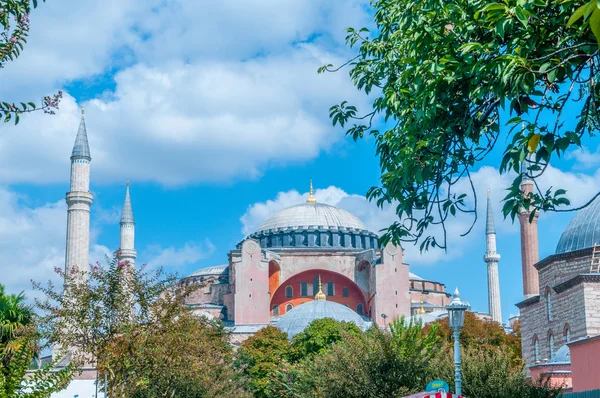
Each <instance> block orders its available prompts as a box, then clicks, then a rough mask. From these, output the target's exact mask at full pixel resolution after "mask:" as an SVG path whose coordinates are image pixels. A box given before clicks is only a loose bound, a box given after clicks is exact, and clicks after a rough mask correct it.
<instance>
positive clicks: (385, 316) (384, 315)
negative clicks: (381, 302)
mask: <svg viewBox="0 0 600 398" xmlns="http://www.w3.org/2000/svg"><path fill="white" fill-rule="evenodd" d="M381 317H382V318H383V328H384V329H385V327H386V326H385V319H386V318H387V315H386V314H381Z"/></svg>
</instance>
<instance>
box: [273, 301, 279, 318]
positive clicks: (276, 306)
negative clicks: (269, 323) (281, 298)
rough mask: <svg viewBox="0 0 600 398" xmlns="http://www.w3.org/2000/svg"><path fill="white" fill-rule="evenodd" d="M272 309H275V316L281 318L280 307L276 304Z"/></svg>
mask: <svg viewBox="0 0 600 398" xmlns="http://www.w3.org/2000/svg"><path fill="white" fill-rule="evenodd" d="M272 309H273V316H279V306H278V305H277V304H275V305H274V306H273V308H272Z"/></svg>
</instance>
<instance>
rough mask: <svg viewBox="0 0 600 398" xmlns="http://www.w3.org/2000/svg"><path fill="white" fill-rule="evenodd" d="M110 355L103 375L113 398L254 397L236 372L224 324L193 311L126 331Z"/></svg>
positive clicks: (115, 343) (129, 328)
mask: <svg viewBox="0 0 600 398" xmlns="http://www.w3.org/2000/svg"><path fill="white" fill-rule="evenodd" d="M107 353H108V355H107V359H106V361H104V362H103V363H102V364H101V365H100V366H101V367H100V371H101V372H102V373H109V374H111V382H110V383H109V385H108V387H109V391H110V392H111V394H110V395H111V396H120V397H132V398H159V397H164V396H169V397H189V398H203V397H223V396H225V397H234V396H235V397H249V396H250V394H249V393H247V392H246V391H245V390H244V389H243V388H242V387H243V383H241V382H240V375H239V373H238V372H236V371H234V370H233V368H232V355H233V353H232V348H231V345H230V344H229V334H228V333H227V332H226V331H225V329H224V327H223V325H222V324H221V322H220V321H211V320H208V319H206V318H205V317H197V316H195V315H193V314H192V313H191V312H189V311H184V312H182V313H181V314H180V315H179V316H177V318H176V319H173V318H172V317H171V316H159V317H158V319H156V320H155V322H154V323H153V324H152V325H132V326H130V327H127V328H125V329H124V330H123V332H122V333H121V334H120V335H119V336H117V338H116V339H115V340H114V341H113V342H112V344H111V345H110V346H109V347H108V350H107Z"/></svg>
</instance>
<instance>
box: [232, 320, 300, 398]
mask: <svg viewBox="0 0 600 398" xmlns="http://www.w3.org/2000/svg"><path fill="white" fill-rule="evenodd" d="M290 357H291V347H290V343H289V340H288V338H287V335H286V334H285V333H283V332H282V331H281V330H279V329H277V328H276V327H274V326H267V327H266V328H263V329H261V330H260V331H258V332H257V333H256V334H255V335H253V336H252V337H250V338H249V339H248V340H246V341H244V342H243V343H242V345H241V347H240V348H239V349H238V352H237V358H236V367H237V368H239V369H241V370H242V371H243V373H244V374H245V375H246V376H247V377H248V379H249V380H250V388H251V389H252V391H253V392H254V395H255V396H256V397H265V396H267V391H268V388H269V383H270V378H271V376H272V375H273V373H274V372H275V371H277V369H278V368H279V367H280V366H281V365H282V362H283V361H287V360H289V359H290Z"/></svg>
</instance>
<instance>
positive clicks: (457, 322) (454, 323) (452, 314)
mask: <svg viewBox="0 0 600 398" xmlns="http://www.w3.org/2000/svg"><path fill="white" fill-rule="evenodd" d="M467 308H469V304H467V303H463V302H462V301H460V293H459V292H458V288H456V290H455V291H454V294H453V295H452V302H451V303H450V304H449V305H447V306H446V309H447V310H448V324H449V326H450V327H451V328H452V330H454V386H455V390H456V395H462V378H461V372H460V342H459V340H458V338H459V336H460V329H462V327H463V326H464V324H465V312H466V311H467Z"/></svg>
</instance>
